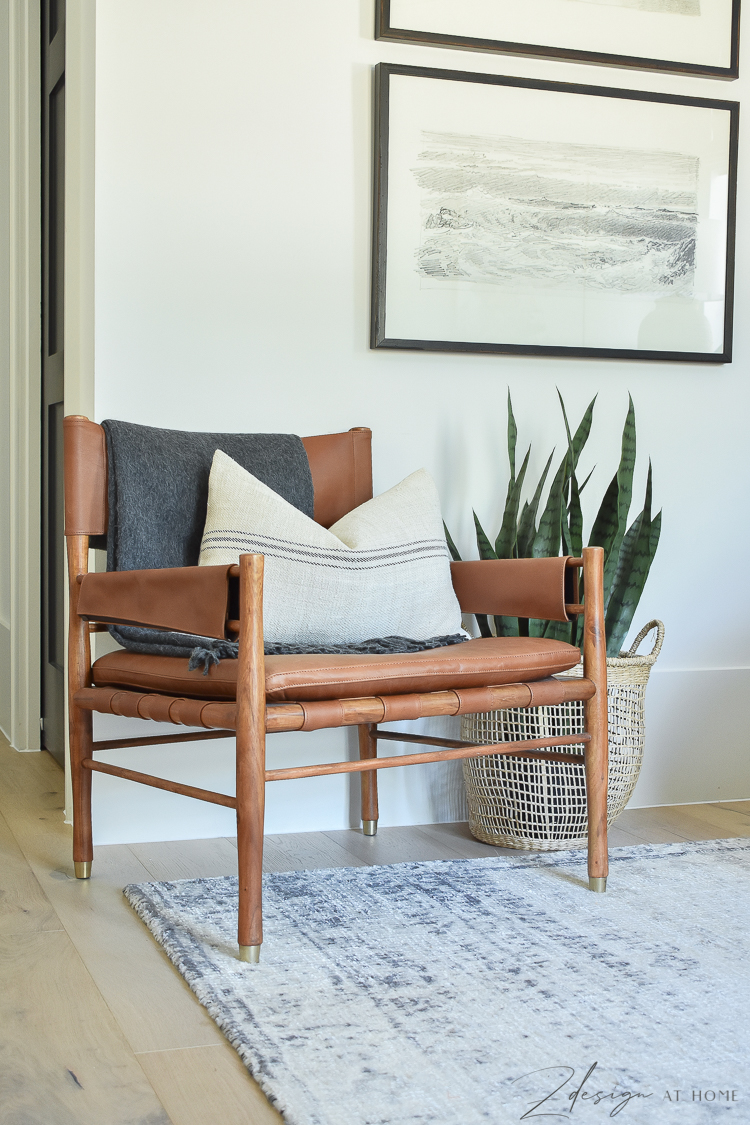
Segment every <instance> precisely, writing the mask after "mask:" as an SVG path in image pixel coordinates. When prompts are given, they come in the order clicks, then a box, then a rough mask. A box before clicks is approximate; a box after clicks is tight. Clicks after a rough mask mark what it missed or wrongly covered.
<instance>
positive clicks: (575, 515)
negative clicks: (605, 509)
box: [568, 473, 583, 559]
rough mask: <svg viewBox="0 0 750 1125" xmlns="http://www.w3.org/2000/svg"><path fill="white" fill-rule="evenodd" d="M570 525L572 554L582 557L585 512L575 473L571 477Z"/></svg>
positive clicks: (578, 557)
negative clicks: (582, 508) (582, 509)
mask: <svg viewBox="0 0 750 1125" xmlns="http://www.w3.org/2000/svg"><path fill="white" fill-rule="evenodd" d="M568 527H569V529H570V531H569V536H570V542H569V546H570V554H571V555H573V556H574V557H575V558H577V559H580V557H581V551H582V550H583V512H582V511H581V492H580V489H579V487H578V481H577V479H576V475H575V473H573V475H572V476H571V478H570V504H569V505H568Z"/></svg>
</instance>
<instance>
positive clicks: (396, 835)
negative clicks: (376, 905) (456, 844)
mask: <svg viewBox="0 0 750 1125" xmlns="http://www.w3.org/2000/svg"><path fill="white" fill-rule="evenodd" d="M325 835H326V836H328V838H329V839H330V840H333V841H334V842H335V843H337V844H340V845H341V846H342V847H344V848H346V850H347V851H350V852H353V853H354V854H355V855H356V856H358V858H359V859H361V860H363V861H364V862H365V863H370V864H377V863H414V862H416V861H418V860H432V859H456V858H457V856H456V852H455V851H454V850H453V848H451V847H449V846H447V845H446V844H444V843H442V842H441V841H440V840H437V839H433V838H431V837H429V836H427V835H422V834H420V832H419V829H415V828H413V827H410V828H378V834H377V836H364V835H363V834H362V832H358V831H352V830H351V829H343V830H339V831H333V832H326V833H325Z"/></svg>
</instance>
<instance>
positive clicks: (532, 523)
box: [516, 450, 554, 559]
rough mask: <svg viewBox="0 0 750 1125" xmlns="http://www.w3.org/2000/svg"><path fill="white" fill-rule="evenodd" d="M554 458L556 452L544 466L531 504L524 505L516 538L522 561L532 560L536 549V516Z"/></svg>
mask: <svg viewBox="0 0 750 1125" xmlns="http://www.w3.org/2000/svg"><path fill="white" fill-rule="evenodd" d="M553 457H554V450H553V451H552V453H550V455H549V459H548V461H547V464H546V465H545V466H544V472H543V473H542V475H541V477H540V478H539V483H538V484H537V486H536V491H535V492H534V495H533V496H532V498H531V503H528V502H526V503H524V506H523V511H522V512H521V519H520V520H519V521H518V535H517V538H516V543H517V549H518V557H519V558H521V559H530V558H532V557H533V556H532V551H533V548H534V538H535V536H536V514H537V511H538V510H539V501H540V500H541V497H542V489H543V488H544V484H545V481H546V480H547V474H548V473H549V469H550V465H551V464H552V458H553Z"/></svg>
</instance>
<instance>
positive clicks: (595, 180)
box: [412, 132, 699, 296]
mask: <svg viewBox="0 0 750 1125" xmlns="http://www.w3.org/2000/svg"><path fill="white" fill-rule="evenodd" d="M422 145H423V147H422V149H421V151H420V152H419V155H418V157H417V162H416V167H414V168H413V169H412V172H413V175H414V177H415V179H416V182H417V184H418V186H419V188H420V192H421V199H420V205H421V236H420V242H419V246H418V247H417V249H416V270H417V272H418V274H419V275H420V276H421V278H422V279H423V280H426V279H430V280H431V281H432V282H434V283H435V284H440V283H441V279H442V280H443V281H452V282H456V281H465V282H476V283H480V282H481V283H485V284H488V283H489V284H495V285H504V286H508V285H513V284H518V283H519V282H520V281H523V282H525V283H526V284H533V285H543V286H545V287H550V286H565V287H568V288H569V287H570V286H571V285H573V286H575V285H581V286H586V287H591V288H594V289H598V290H603V291H616V292H619V293H632V294H639V293H640V294H647V293H649V294H657V295H668V294H671V295H680V296H690V295H691V294H692V290H693V283H694V274H695V247H696V238H697V228H698V170H699V160H698V158H697V157H695V156H690V155H685V154H682V153H676V152H654V151H639V150H634V149H628V148H615V147H607V146H605V145H589V144H571V143H565V142H558V141H536V140H526V139H521V138H518V137H510V136H472V135H468V134H467V135H464V134H459V133H432V132H423V133H422Z"/></svg>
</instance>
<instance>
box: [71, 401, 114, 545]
mask: <svg viewBox="0 0 750 1125" xmlns="http://www.w3.org/2000/svg"><path fill="white" fill-rule="evenodd" d="M63 440H64V456H65V534H66V535H105V534H106V532H107V445H106V442H105V440H104V430H103V429H102V428H101V426H99V425H97V423H96V422H90V421H89V420H88V418H84V417H82V416H81V415H77V414H71V415H68V417H67V418H65V419H63Z"/></svg>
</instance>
